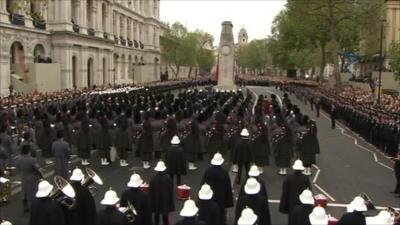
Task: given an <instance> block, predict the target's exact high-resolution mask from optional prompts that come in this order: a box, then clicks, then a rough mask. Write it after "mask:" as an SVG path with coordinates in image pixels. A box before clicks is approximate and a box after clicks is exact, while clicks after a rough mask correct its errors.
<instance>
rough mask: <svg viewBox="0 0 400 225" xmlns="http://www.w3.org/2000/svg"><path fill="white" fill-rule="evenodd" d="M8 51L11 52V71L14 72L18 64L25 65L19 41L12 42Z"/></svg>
mask: <svg viewBox="0 0 400 225" xmlns="http://www.w3.org/2000/svg"><path fill="white" fill-rule="evenodd" d="M10 53H11V64H10V71H11V72H16V70H17V67H18V66H23V67H25V53H24V47H23V46H22V44H21V43H20V42H14V43H13V44H12V45H11V49H10Z"/></svg>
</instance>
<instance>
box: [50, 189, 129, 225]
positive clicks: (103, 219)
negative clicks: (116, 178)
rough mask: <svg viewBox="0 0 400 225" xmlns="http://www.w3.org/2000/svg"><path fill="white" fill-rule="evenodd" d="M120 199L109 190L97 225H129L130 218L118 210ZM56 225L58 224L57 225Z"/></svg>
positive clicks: (98, 215)
mask: <svg viewBox="0 0 400 225" xmlns="http://www.w3.org/2000/svg"><path fill="white" fill-rule="evenodd" d="M118 202H119V198H118V195H117V193H116V192H115V191H113V190H111V189H110V190H108V191H107V192H106V193H105V195H104V198H103V200H101V202H100V204H102V205H104V209H102V210H100V211H98V212H97V225H128V224H129V222H128V217H127V216H126V215H125V214H124V213H122V212H120V211H119V210H118V206H117V204H118ZM55 224H56V223H55Z"/></svg>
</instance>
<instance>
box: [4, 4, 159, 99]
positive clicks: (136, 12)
mask: <svg viewBox="0 0 400 225" xmlns="http://www.w3.org/2000/svg"><path fill="white" fill-rule="evenodd" d="M159 6H160V2H159V0H146V1H143V0H0V76H1V77H0V78H1V79H0V94H1V95H5V94H8V92H9V86H10V82H11V80H12V77H13V76H12V74H17V75H18V76H17V77H20V80H21V81H23V82H26V83H27V82H29V79H28V77H29V73H30V69H28V68H31V66H30V64H32V63H39V62H50V61H51V62H52V63H58V64H59V67H60V69H59V72H60V80H61V84H60V87H61V88H62V89H64V88H74V87H76V88H83V87H88V86H93V85H107V84H122V83H132V82H144V81H152V80H158V79H159V74H160V62H159V61H160V48H159V35H160V26H162V23H161V22H160V18H159V14H160V7H159ZM48 76H51V74H49V75H48Z"/></svg>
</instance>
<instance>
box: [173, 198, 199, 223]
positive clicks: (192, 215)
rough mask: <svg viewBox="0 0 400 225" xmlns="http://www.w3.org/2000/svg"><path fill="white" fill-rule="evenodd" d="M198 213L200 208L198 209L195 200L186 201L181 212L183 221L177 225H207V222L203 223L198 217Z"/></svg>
mask: <svg viewBox="0 0 400 225" xmlns="http://www.w3.org/2000/svg"><path fill="white" fill-rule="evenodd" d="M198 211H199V208H197V206H196V203H195V202H194V201H193V200H191V199H189V200H186V201H185V203H184V205H183V208H182V210H181V212H180V213H179V215H180V216H182V217H183V219H182V220H180V221H178V222H176V223H175V225H206V223H205V222H203V221H201V220H200V219H199V218H198V217H197V212H198Z"/></svg>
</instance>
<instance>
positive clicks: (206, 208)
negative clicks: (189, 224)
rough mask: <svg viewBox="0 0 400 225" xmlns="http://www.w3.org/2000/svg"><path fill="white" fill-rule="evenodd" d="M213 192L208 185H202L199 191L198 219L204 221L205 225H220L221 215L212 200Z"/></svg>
mask: <svg viewBox="0 0 400 225" xmlns="http://www.w3.org/2000/svg"><path fill="white" fill-rule="evenodd" d="M213 194H214V193H213V191H212V190H211V187H210V185H208V184H203V185H202V186H201V189H200V191H199V195H198V196H199V201H198V202H197V205H198V207H199V213H198V214H199V219H200V220H202V221H204V222H205V223H206V224H207V225H215V224H221V223H223V221H222V215H221V210H220V208H219V206H218V204H217V203H216V202H215V201H213V200H212V197H213Z"/></svg>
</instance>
